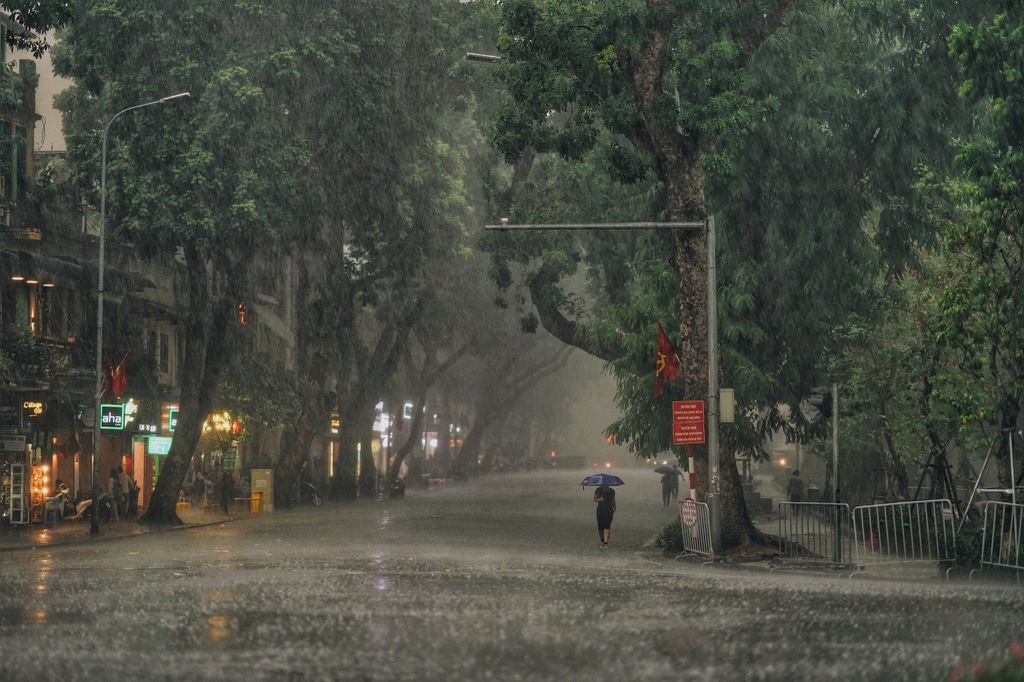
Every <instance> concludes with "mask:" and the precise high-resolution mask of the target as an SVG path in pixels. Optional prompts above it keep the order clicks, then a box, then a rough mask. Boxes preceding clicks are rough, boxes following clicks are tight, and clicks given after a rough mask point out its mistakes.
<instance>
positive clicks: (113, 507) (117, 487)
mask: <svg viewBox="0 0 1024 682" xmlns="http://www.w3.org/2000/svg"><path fill="white" fill-rule="evenodd" d="M120 518H121V476H120V475H119V474H118V473H117V469H111V470H110V520H111V521H117V520H119V519H120Z"/></svg>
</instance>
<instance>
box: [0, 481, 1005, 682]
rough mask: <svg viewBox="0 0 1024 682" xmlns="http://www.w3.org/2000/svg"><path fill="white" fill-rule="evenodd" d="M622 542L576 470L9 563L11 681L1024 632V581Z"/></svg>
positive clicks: (567, 658) (331, 669)
mask: <svg viewBox="0 0 1024 682" xmlns="http://www.w3.org/2000/svg"><path fill="white" fill-rule="evenodd" d="M620 473H621V475H622V476H623V478H625V479H626V480H627V485H626V486H625V487H623V488H621V489H620V490H619V495H618V506H619V513H618V514H616V517H615V522H614V524H613V527H612V541H611V545H612V546H611V547H610V548H609V549H607V550H602V549H600V547H599V546H598V536H597V532H596V530H597V529H596V523H595V520H594V503H593V501H592V499H591V495H590V493H589V491H583V490H581V489H580V488H579V486H578V483H579V480H580V478H581V477H580V476H578V475H576V473H572V474H564V473H554V472H534V473H529V474H510V475H505V476H494V477H489V478H486V479H482V480H479V481H473V482H470V483H468V484H463V485H459V486H455V487H451V488H446V489H444V490H431V491H409V494H408V496H407V497H406V498H404V499H401V500H396V501H393V502H365V501H363V502H359V503H356V504H325V505H324V506H323V507H321V508H319V509H313V508H303V509H301V510H297V511H285V512H277V513H274V514H271V515H266V516H262V517H255V518H252V519H243V520H239V521H233V522H230V523H224V524H219V525H212V526H205V527H198V528H189V529H185V530H181V531H174V532H170V533H159V534H150V535H143V536H138V537H131V538H124V539H107V540H104V541H102V542H95V543H86V544H80V545H70V546H66V547H52V548H46V549H42V550H34V551H31V552H29V551H23V552H12V553H8V554H5V555H0V679H2V680H33V681H34V682H37V681H38V680H51V679H52V680H79V679H106V678H109V677H111V676H112V675H114V674H115V673H113V672H112V667H111V661H112V660H117V661H118V664H117V671H116V676H118V677H122V676H123V677H126V678H129V679H131V678H137V679H145V680H179V679H189V680H243V679H244V680H280V679H294V680H299V679H302V680H480V679H486V678H490V679H498V680H533V679H539V680H583V679H587V680H591V679H594V677H595V676H599V677H601V678H603V679H617V680H619V679H621V680H627V679H628V680H654V679H696V680H703V679H707V680H743V679H751V680H754V679H764V680H797V679H815V680H819V679H834V680H890V679H904V680H939V679H944V677H945V675H946V674H947V673H948V671H949V670H950V669H951V668H952V666H953V664H954V663H955V662H956V660H957V659H958V657H960V656H963V657H965V658H979V657H980V656H981V655H982V654H984V653H985V652H986V651H987V650H989V649H990V648H1000V649H1001V648H1003V647H1004V646H1006V645H1007V644H1008V643H1009V642H1010V640H1011V639H1012V638H1013V637H1014V636H1017V637H1020V636H1022V635H1024V630H1022V628H1024V626H1022V620H1021V618H1020V615H1019V614H1020V613H1022V612H1024V611H1022V607H1024V595H1022V593H1021V591H1020V590H1019V588H1017V587H1016V586H998V585H997V586H993V585H978V584H974V585H967V584H960V583H953V584H950V583H944V582H942V581H940V580H938V579H935V580H929V581H903V582H901V581H895V580H888V581H881V580H876V579H871V578H868V579H860V578H858V579H855V580H849V579H846V578H840V577H837V576H834V575H824V576H809V575H806V574H794V573H783V574H780V573H775V574H770V575H769V574H768V573H767V572H766V571H764V570H761V569H757V568H746V569H737V568H726V567H721V566H711V567H701V566H699V565H698V564H696V563H686V562H683V561H674V560H673V559H672V558H671V557H664V556H663V555H662V554H661V553H660V552H658V551H657V550H654V549H652V548H650V547H649V546H645V545H648V543H649V541H650V540H651V539H652V537H653V536H654V535H655V534H656V533H657V531H658V530H659V529H660V528H661V526H662V525H663V524H664V523H667V522H668V521H669V520H670V519H671V516H672V513H673V512H672V510H671V508H669V509H666V508H664V507H663V506H662V503H661V499H660V490H659V484H658V477H657V476H655V475H653V474H651V473H650V472H646V471H641V470H637V471H633V472H631V471H630V470H628V469H627V470H624V471H622V472H620Z"/></svg>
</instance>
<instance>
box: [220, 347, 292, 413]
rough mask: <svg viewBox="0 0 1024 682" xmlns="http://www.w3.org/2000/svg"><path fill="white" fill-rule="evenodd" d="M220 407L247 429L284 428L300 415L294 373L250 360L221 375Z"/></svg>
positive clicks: (242, 361) (237, 363)
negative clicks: (261, 427)
mask: <svg viewBox="0 0 1024 682" xmlns="http://www.w3.org/2000/svg"><path fill="white" fill-rule="evenodd" d="M218 394H219V400H218V403H219V405H220V406H222V407H223V408H224V409H226V410H228V411H230V412H231V414H232V415H234V416H235V417H236V418H237V419H238V420H239V421H241V422H242V423H244V424H246V425H250V426H253V425H257V424H258V425H260V426H264V427H272V428H273V427H278V428H280V427H283V426H285V425H286V424H287V423H288V421H290V420H291V419H293V418H294V417H295V414H296V413H297V411H298V395H297V392H296V381H295V374H294V372H290V371H288V370H285V369H282V368H280V367H278V366H277V365H274V364H271V363H266V362H262V361H260V360H258V359H255V358H251V357H247V358H245V359H241V358H239V359H236V361H235V362H234V363H232V365H231V366H230V367H229V368H227V369H226V370H225V371H224V373H223V374H222V375H221V381H220V386H219V390H218Z"/></svg>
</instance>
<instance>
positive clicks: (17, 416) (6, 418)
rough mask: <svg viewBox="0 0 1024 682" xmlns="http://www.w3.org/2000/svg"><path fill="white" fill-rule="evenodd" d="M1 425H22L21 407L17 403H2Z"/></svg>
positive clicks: (0, 408) (0, 412) (0, 405)
mask: <svg viewBox="0 0 1024 682" xmlns="http://www.w3.org/2000/svg"><path fill="white" fill-rule="evenodd" d="M0 426H21V408H20V406H19V405H18V404H17V403H0Z"/></svg>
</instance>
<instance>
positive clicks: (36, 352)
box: [0, 325, 56, 386]
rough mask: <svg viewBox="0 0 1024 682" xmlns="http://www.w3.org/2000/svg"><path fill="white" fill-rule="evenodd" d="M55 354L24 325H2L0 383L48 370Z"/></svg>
mask: <svg viewBox="0 0 1024 682" xmlns="http://www.w3.org/2000/svg"><path fill="white" fill-rule="evenodd" d="M55 361H56V357H55V355H54V353H53V350H52V349H51V348H50V347H49V346H47V345H45V344H43V343H41V342H40V340H39V339H38V337H36V336H35V335H34V334H33V333H32V330H31V329H29V327H28V326H26V325H20V326H16V325H11V326H8V327H5V328H4V333H3V336H2V338H0V386H3V385H7V384H11V383H16V382H20V381H23V380H25V379H35V380H42V379H45V378H46V377H48V376H50V375H51V374H52V370H53V365H54V362H55Z"/></svg>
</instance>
